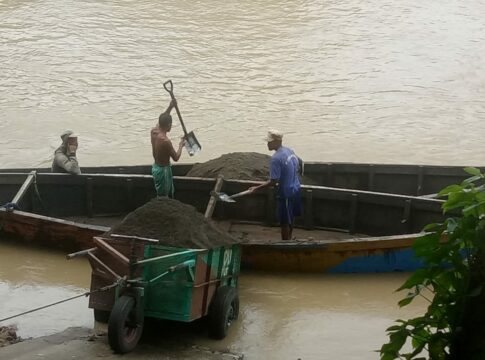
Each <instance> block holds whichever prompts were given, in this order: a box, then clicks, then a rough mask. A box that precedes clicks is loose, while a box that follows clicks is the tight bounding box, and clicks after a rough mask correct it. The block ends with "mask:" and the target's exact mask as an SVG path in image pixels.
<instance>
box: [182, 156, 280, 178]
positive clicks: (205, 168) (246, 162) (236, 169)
mask: <svg viewBox="0 0 485 360" xmlns="http://www.w3.org/2000/svg"><path fill="white" fill-rule="evenodd" d="M270 160H271V157H270V156H269V155H265V154H260V153H256V152H234V153H230V154H224V155H222V156H221V157H218V158H217V159H212V160H209V161H206V162H204V163H199V164H195V165H194V166H193V167H192V169H191V170H190V171H189V172H188V173H187V176H195V177H206V178H216V177H217V176H218V175H219V174H222V175H224V179H237V180H260V181H264V180H268V177H269V161H270Z"/></svg>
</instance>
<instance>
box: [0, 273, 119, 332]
mask: <svg viewBox="0 0 485 360" xmlns="http://www.w3.org/2000/svg"><path fill="white" fill-rule="evenodd" d="M117 285H118V281H117V282H115V283H113V284H111V285H107V286H103V287H102V288H99V289H96V290H93V291H87V292H85V293H83V294H80V295H76V296H73V297H70V298H67V299H64V300H60V301H56V302H54V303H51V304H48V305H44V306H41V307H38V308H35V309H31V310H28V311H24V312H23V313H20V314H17V315H13V316H9V317H6V318H4V319H0V323H1V322H3V321H6V320H10V319H13V318H16V317H19V316H22V315H25V314H30V313H33V312H34V311H39V310H42V309H45V308H48V307H51V306H54V305H57V304H62V303H64V302H67V301H70V300H74V299H77V298H80V297H82V296H88V295H91V294H94V293H97V292H101V291H107V290H109V289H111V288H113V287H115V286H117Z"/></svg>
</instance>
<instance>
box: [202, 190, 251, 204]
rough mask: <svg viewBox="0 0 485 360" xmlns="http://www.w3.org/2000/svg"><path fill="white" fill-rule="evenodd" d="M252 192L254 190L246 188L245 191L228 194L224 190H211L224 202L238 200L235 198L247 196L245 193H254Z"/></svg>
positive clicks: (213, 194) (212, 193)
mask: <svg viewBox="0 0 485 360" xmlns="http://www.w3.org/2000/svg"><path fill="white" fill-rule="evenodd" d="M252 193H253V192H252V191H250V190H245V191H241V192H239V193H237V194H233V195H227V194H226V193H223V192H215V191H211V195H212V196H214V197H215V198H216V199H217V200H219V201H222V202H236V200H234V199H235V198H238V197H241V196H245V195H249V194H252Z"/></svg>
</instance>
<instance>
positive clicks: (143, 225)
mask: <svg viewBox="0 0 485 360" xmlns="http://www.w3.org/2000/svg"><path fill="white" fill-rule="evenodd" d="M110 234H118V235H129V236H139V237H145V238H151V239H157V240H159V241H160V244H162V245H166V246H173V247H179V248H191V249H213V248H216V247H220V246H226V245H232V244H235V243H238V242H239V241H237V240H236V239H234V238H233V237H231V236H230V235H229V234H228V233H226V232H224V231H222V230H220V229H219V228H218V227H217V226H216V225H215V224H213V223H211V222H210V221H209V220H207V219H206V218H205V217H204V216H203V215H202V214H201V213H199V212H197V210H196V209H195V208H194V207H193V206H191V205H187V204H184V203H182V202H180V201H177V200H173V199H168V198H160V199H152V200H151V201H149V202H148V203H146V204H145V205H143V206H141V207H139V208H138V209H136V210H135V211H133V212H131V213H130V214H128V215H127V216H126V217H125V218H124V219H123V221H122V222H121V223H120V224H118V225H115V226H113V227H112V228H111V230H110V231H109V232H107V233H106V234H105V236H106V235H110Z"/></svg>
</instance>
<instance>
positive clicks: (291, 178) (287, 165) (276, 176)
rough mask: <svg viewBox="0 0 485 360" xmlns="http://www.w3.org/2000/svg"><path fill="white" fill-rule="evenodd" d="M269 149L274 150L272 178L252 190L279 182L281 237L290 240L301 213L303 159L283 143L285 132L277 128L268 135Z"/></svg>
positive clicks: (271, 169)
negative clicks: (299, 175) (295, 220)
mask: <svg viewBox="0 0 485 360" xmlns="http://www.w3.org/2000/svg"><path fill="white" fill-rule="evenodd" d="M266 141H267V142H268V150H274V151H275V153H274V154H273V156H272V157H271V163H270V178H269V180H268V181H266V182H265V183H263V184H261V185H258V186H253V187H251V188H250V189H249V190H251V191H252V192H254V191H257V190H259V189H262V188H265V187H268V186H275V185H276V184H278V220H279V222H280V226H281V239H282V240H290V239H291V237H292V233H293V222H294V218H295V217H296V216H300V215H301V200H300V179H299V177H298V174H299V172H300V170H301V159H300V158H299V157H298V156H296V155H295V152H294V151H293V150H291V149H290V148H287V147H285V146H283V145H282V142H283V134H282V133H280V132H279V131H277V130H270V131H268V135H267V137H266Z"/></svg>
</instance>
